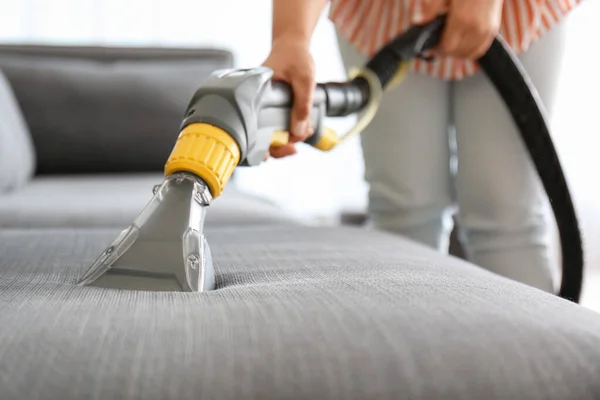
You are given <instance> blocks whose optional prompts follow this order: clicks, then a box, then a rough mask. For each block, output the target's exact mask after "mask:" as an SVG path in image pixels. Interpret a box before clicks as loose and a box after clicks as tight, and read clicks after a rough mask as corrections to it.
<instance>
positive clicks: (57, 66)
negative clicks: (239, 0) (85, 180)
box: [0, 45, 233, 174]
mask: <svg viewBox="0 0 600 400" xmlns="http://www.w3.org/2000/svg"><path fill="white" fill-rule="evenodd" d="M232 62H233V60H232V55H231V53H229V52H227V51H224V50H221V51H219V50H203V49H158V48H157V49H154V48H150V49H148V48H137V49H136V48H110V47H98V48H86V47H83V48H82V47H73V48H66V47H61V46H57V47H54V46H12V47H11V46H6V45H5V46H1V47H0V68H2V69H3V70H4V72H5V74H6V76H7V78H8V80H9V82H10V83H11V85H12V86H13V88H14V92H15V96H16V97H17V99H18V101H19V104H20V106H21V109H22V111H23V115H24V117H25V120H26V121H27V123H28V125H29V128H30V131H31V136H32V139H33V142H34V145H35V149H36V153H37V173H38V174H50V173H52V174H59V173H109V172H131V171H133V172H140V171H141V172H146V171H161V170H162V168H163V166H164V163H165V161H166V159H167V157H168V155H169V153H170V152H171V149H172V148H173V145H174V144H175V140H176V138H177V135H178V134H179V126H180V124H181V120H182V118H183V116H184V114H185V111H186V107H187V105H188V103H189V101H190V99H191V97H192V95H193V94H194V92H195V91H196V89H197V88H198V87H199V86H200V84H201V83H202V81H203V80H204V79H205V78H206V77H207V76H208V75H209V74H210V73H212V72H213V71H214V70H216V69H220V68H228V67H231V66H232V65H233V64H232Z"/></svg>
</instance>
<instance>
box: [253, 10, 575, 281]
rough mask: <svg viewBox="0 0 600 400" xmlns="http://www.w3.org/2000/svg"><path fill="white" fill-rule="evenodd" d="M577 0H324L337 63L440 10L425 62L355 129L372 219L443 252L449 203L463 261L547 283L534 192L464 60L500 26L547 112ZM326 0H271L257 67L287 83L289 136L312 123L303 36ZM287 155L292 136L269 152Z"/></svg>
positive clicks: (537, 192) (496, 107) (498, 110)
mask: <svg viewBox="0 0 600 400" xmlns="http://www.w3.org/2000/svg"><path fill="white" fill-rule="evenodd" d="M579 1H580V0H449V1H448V0H370V1H367V0H332V1H331V8H330V19H331V21H332V22H333V23H334V25H335V27H336V29H337V33H338V42H339V46H340V51H341V54H342V58H343V60H344V63H345V64H346V66H347V68H348V67H352V66H360V65H363V64H364V63H365V61H366V60H367V59H368V57H369V56H370V55H372V54H373V53H374V52H375V51H377V50H378V48H380V47H381V46H383V45H384V44H385V43H386V42H387V41H388V40H390V39H392V38H393V37H395V36H396V35H398V34H399V33H401V32H403V31H405V30H406V29H407V28H408V27H410V26H411V25H414V24H422V23H426V22H428V21H430V20H432V19H433V18H435V17H436V16H437V15H438V14H440V13H446V14H447V22H446V27H445V29H444V32H443V35H442V38H441V42H440V44H439V46H438V48H437V49H436V50H435V52H434V56H435V59H434V61H432V62H426V61H422V60H415V61H414V62H413V63H412V67H411V71H410V74H409V75H408V77H407V78H406V79H405V80H404V81H403V83H402V84H401V85H400V86H399V87H398V88H396V89H395V90H393V91H391V92H389V93H386V95H385V98H384V101H383V103H382V105H381V107H380V109H379V112H378V114H377V116H376V117H375V119H374V121H373V122H372V123H371V124H370V126H369V127H368V128H367V129H366V131H365V132H364V134H363V135H362V146H363V154H364V158H365V178H366V180H367V182H368V184H369V186H370V190H369V213H370V217H371V219H372V223H373V224H374V226H375V227H377V228H379V229H383V230H386V231H390V232H395V233H398V234H401V235H404V236H406V237H408V238H411V239H413V240H415V241H418V242H421V243H424V244H427V245H429V246H432V247H434V248H437V249H440V250H445V249H447V243H448V240H447V239H448V236H449V232H450V230H451V228H452V226H451V213H452V212H453V211H454V210H453V208H454V206H455V205H456V206H457V207H458V218H459V219H460V222H461V228H462V229H463V235H464V243H463V245H464V248H465V250H466V252H467V255H468V256H469V259H470V260H471V261H473V262H474V263H475V264H477V265H479V266H481V267H484V268H486V269H488V270H490V271H493V272H495V273H498V274H500V275H504V276H506V277H508V278H510V279H514V280H517V281H520V282H522V283H525V284H528V285H531V286H535V287H538V288H540V289H542V290H546V291H548V292H554V282H553V279H552V262H551V260H552V257H551V251H550V246H549V235H548V233H549V227H550V225H549V224H548V222H549V221H548V219H547V213H546V201H547V200H546V198H545V193H544V191H543V188H542V186H541V183H540V182H539V178H538V176H537V173H536V171H535V169H534V166H533V164H532V162H531V160H530V159H529V155H528V153H527V150H526V148H525V147H524V145H523V143H522V142H521V140H520V137H519V133H518V131H517V130H516V127H515V125H514V123H513V121H512V118H511V116H510V114H509V113H508V111H507V109H506V107H505V106H504V104H503V102H502V100H501V99H500V97H499V96H498V94H497V93H496V92H495V89H494V88H493V86H492V85H491V83H490V82H488V81H487V79H486V77H485V76H483V74H481V73H479V70H478V68H477V65H476V62H475V60H476V59H477V58H478V57H480V56H481V55H482V54H484V53H485V52H486V51H487V49H488V48H489V46H490V44H491V42H492V40H493V38H494V36H495V35H496V34H498V33H501V34H502V35H503V37H504V38H505V39H506V41H507V43H508V44H509V45H510V46H511V47H512V49H513V50H514V51H515V52H516V53H517V54H519V57H520V60H521V63H522V64H523V66H524V67H525V69H526V71H527V73H528V74H529V76H530V77H531V79H532V81H533V83H534V85H535V86H536V88H537V89H538V92H539V94H540V97H541V100H542V102H543V104H544V106H545V108H546V111H547V112H548V113H549V114H550V113H551V112H552V110H553V104H554V100H555V96H556V88H557V82H558V75H559V72H560V65H561V61H562V56H563V50H564V40H565V32H564V26H563V25H564V23H563V19H564V17H565V16H566V15H567V14H568V13H569V12H570V11H571V10H572V9H573V8H574V7H575V5H576V4H577V3H579ZM327 3H328V1H327V0H273V40H272V49H271V52H270V54H269V56H268V58H267V60H266V61H265V63H264V65H266V66H268V67H270V68H272V69H273V70H274V72H275V75H274V79H276V80H284V81H287V82H289V83H290V84H291V85H292V87H293V89H294V96H295V103H294V110H293V114H292V124H291V127H290V129H291V133H292V134H293V138H292V142H298V141H302V140H305V139H306V138H307V137H308V136H309V135H310V134H311V133H312V132H311V127H310V126H309V123H308V119H307V117H308V113H309V110H310V103H311V99H312V95H313V92H312V90H313V87H314V84H315V82H314V76H315V71H314V63H313V59H312V57H311V54H310V50H309V44H310V39H311V36H312V32H313V30H314V28H315V25H316V23H317V21H318V19H319V16H320V14H321V13H322V11H323V10H324V7H325V6H326V5H327ZM450 128H453V129H450ZM452 132H454V134H453V135H450V133H452ZM452 139H454V140H452ZM453 144H455V146H453ZM454 147H455V151H454V150H453V148H454ZM294 153H295V148H294V143H290V144H288V145H287V146H284V147H282V148H278V149H272V151H271V155H272V156H273V157H277V158H279V157H285V156H288V155H291V154H294ZM454 158H456V161H457V163H456V164H457V166H456V169H455V170H453V168H452V165H453V161H454Z"/></svg>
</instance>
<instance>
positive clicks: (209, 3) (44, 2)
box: [0, 0, 600, 265]
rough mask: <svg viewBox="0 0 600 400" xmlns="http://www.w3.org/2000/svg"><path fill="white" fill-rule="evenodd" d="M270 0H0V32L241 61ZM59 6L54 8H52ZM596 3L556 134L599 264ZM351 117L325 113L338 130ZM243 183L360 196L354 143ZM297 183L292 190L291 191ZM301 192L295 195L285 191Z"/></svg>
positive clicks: (311, 195)
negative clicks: (219, 53)
mask: <svg viewBox="0 0 600 400" xmlns="http://www.w3.org/2000/svg"><path fill="white" fill-rule="evenodd" d="M270 3H271V2H270V1H269V0H128V1H123V0H1V2H0V4H1V6H0V40H2V41H21V42H23V41H25V42H51V43H85V44H88V43H92V44H133V45H177V46H225V47H227V48H230V49H231V50H233V51H234V53H235V56H236V60H237V63H238V65H239V66H255V65H258V64H259V63H261V62H262V60H263V59H264V58H265V56H266V55H267V52H268V50H269V41H270V13H271V7H270ZM59 7H60V9H59ZM599 18H600V2H598V1H589V0H588V1H587V2H584V3H583V4H582V5H581V6H580V7H579V8H578V9H577V10H576V12H575V13H574V14H573V15H572V18H571V20H570V32H569V45H568V58H567V59H566V60H565V64H564V71H565V73H564V76H563V79H562V82H561V95H560V101H559V107H558V108H559V110H558V113H557V115H556V116H555V118H554V119H553V121H552V122H553V127H554V128H555V130H554V135H555V139H556V144H557V146H558V150H559V153H560V155H561V156H562V158H563V163H564V167H565V169H566V173H567V176H568V178H569V179H570V182H571V187H572V190H573V194H574V197H575V202H576V205H577V207H578V210H579V212H580V218H581V221H582V225H583V227H584V234H585V237H586V248H587V252H588V261H589V262H590V263H592V264H593V265H599V264H600V249H597V248H596V247H597V246H596V244H598V243H599V240H600V200H599V196H600V190H599V189H598V178H597V176H598V174H599V173H600V152H599V148H600V146H599V145H600V136H599V135H600V122H599V121H598V119H597V115H598V113H599V112H600V101H599V100H598V96H599V93H600V77H599V76H598V74H597V72H596V71H595V69H596V68H597V66H598V65H599V63H598V53H597V52H596V51H594V48H597V47H598V46H597V43H596V42H595V40H597V39H598V38H600V24H598V23H597V21H598V19H599ZM334 44H335V38H334V36H333V29H332V26H331V25H330V23H329V21H327V20H326V19H323V20H322V21H321V23H320V24H319V26H318V28H317V32H316V34H315V38H314V41H313V50H314V56H315V59H316V61H317V74H318V79H319V80H329V79H343V78H344V73H343V70H342V67H341V64H340V60H339V54H338V53H337V51H336V50H334V49H335V46H334ZM350 123H351V120H350V119H346V120H343V121H333V122H332V125H333V126H334V127H336V128H340V129H346V128H348V127H349V124H350ZM242 184H243V185H244V186H245V187H247V188H251V189H253V190H256V191H258V192H261V193H263V194H264V195H266V196H269V197H271V198H273V199H275V200H277V201H279V202H281V203H282V204H284V205H286V206H287V207H289V209H291V210H293V211H295V212H298V213H300V214H304V215H315V214H316V215H318V214H323V215H327V214H329V213H331V212H334V211H335V210H337V209H338V208H339V207H340V206H344V207H354V208H360V207H363V206H364V205H365V190H366V187H365V185H364V184H363V183H362V161H361V159H360V150H359V147H358V145H357V142H356V141H354V142H351V143H348V144H347V145H345V146H344V147H343V148H340V149H338V150H336V151H334V152H333V153H331V154H320V153H318V152H317V151H314V150H312V149H306V148H303V149H302V150H301V152H300V153H299V154H298V155H297V156H295V157H292V158H289V159H286V160H282V161H272V162H268V163H266V164H265V165H263V166H261V167H259V168H255V169H253V170H245V171H243V173H242ZM298 189H299V190H298ZM294 191H295V192H296V193H300V194H301V195H293V194H292V192H294Z"/></svg>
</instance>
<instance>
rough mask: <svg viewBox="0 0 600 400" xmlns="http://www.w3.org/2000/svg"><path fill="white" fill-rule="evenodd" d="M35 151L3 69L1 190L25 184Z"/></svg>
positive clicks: (0, 88) (0, 82)
mask: <svg viewBox="0 0 600 400" xmlns="http://www.w3.org/2000/svg"><path fill="white" fill-rule="evenodd" d="M34 168H35V152H34V149H33V144H32V142H31V137H30V135H29V129H28V127H27V124H26V123H25V120H24V119H23V115H22V114H21V109H20V108H19V105H18V103H17V100H16V98H15V96H14V92H13V90H12V87H11V86H10V83H9V82H8V81H7V80H6V77H5V76H4V74H3V73H2V70H0V193H7V192H10V191H13V190H15V189H18V188H20V187H21V186H23V185H24V184H25V183H26V182H27V181H28V180H29V179H30V178H31V176H32V175H33V171H34Z"/></svg>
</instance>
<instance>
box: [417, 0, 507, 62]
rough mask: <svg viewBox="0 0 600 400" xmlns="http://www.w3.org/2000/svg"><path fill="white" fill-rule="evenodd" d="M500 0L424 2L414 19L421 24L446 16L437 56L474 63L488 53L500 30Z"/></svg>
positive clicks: (429, 0)
mask: <svg viewBox="0 0 600 400" xmlns="http://www.w3.org/2000/svg"><path fill="white" fill-rule="evenodd" d="M502 6H503V0H423V9H422V12H421V13H420V14H419V15H416V17H415V18H414V19H413V21H412V22H413V23H414V24H424V23H427V22H429V21H431V20H433V19H434V18H435V17H437V16H438V15H439V14H442V13H446V14H447V18H446V26H445V28H444V32H443V34H442V38H441V41H440V44H439V46H438V48H437V49H436V52H439V53H442V54H443V55H446V56H452V57H457V58H462V59H469V60H476V59H478V58H479V57H481V56H483V55H484V54H485V52H486V51H487V50H488V49H489V47H490V45H491V44H492V41H493V40H494V37H495V36H496V34H497V33H498V31H499V29H500V24H501V21H502Z"/></svg>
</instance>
